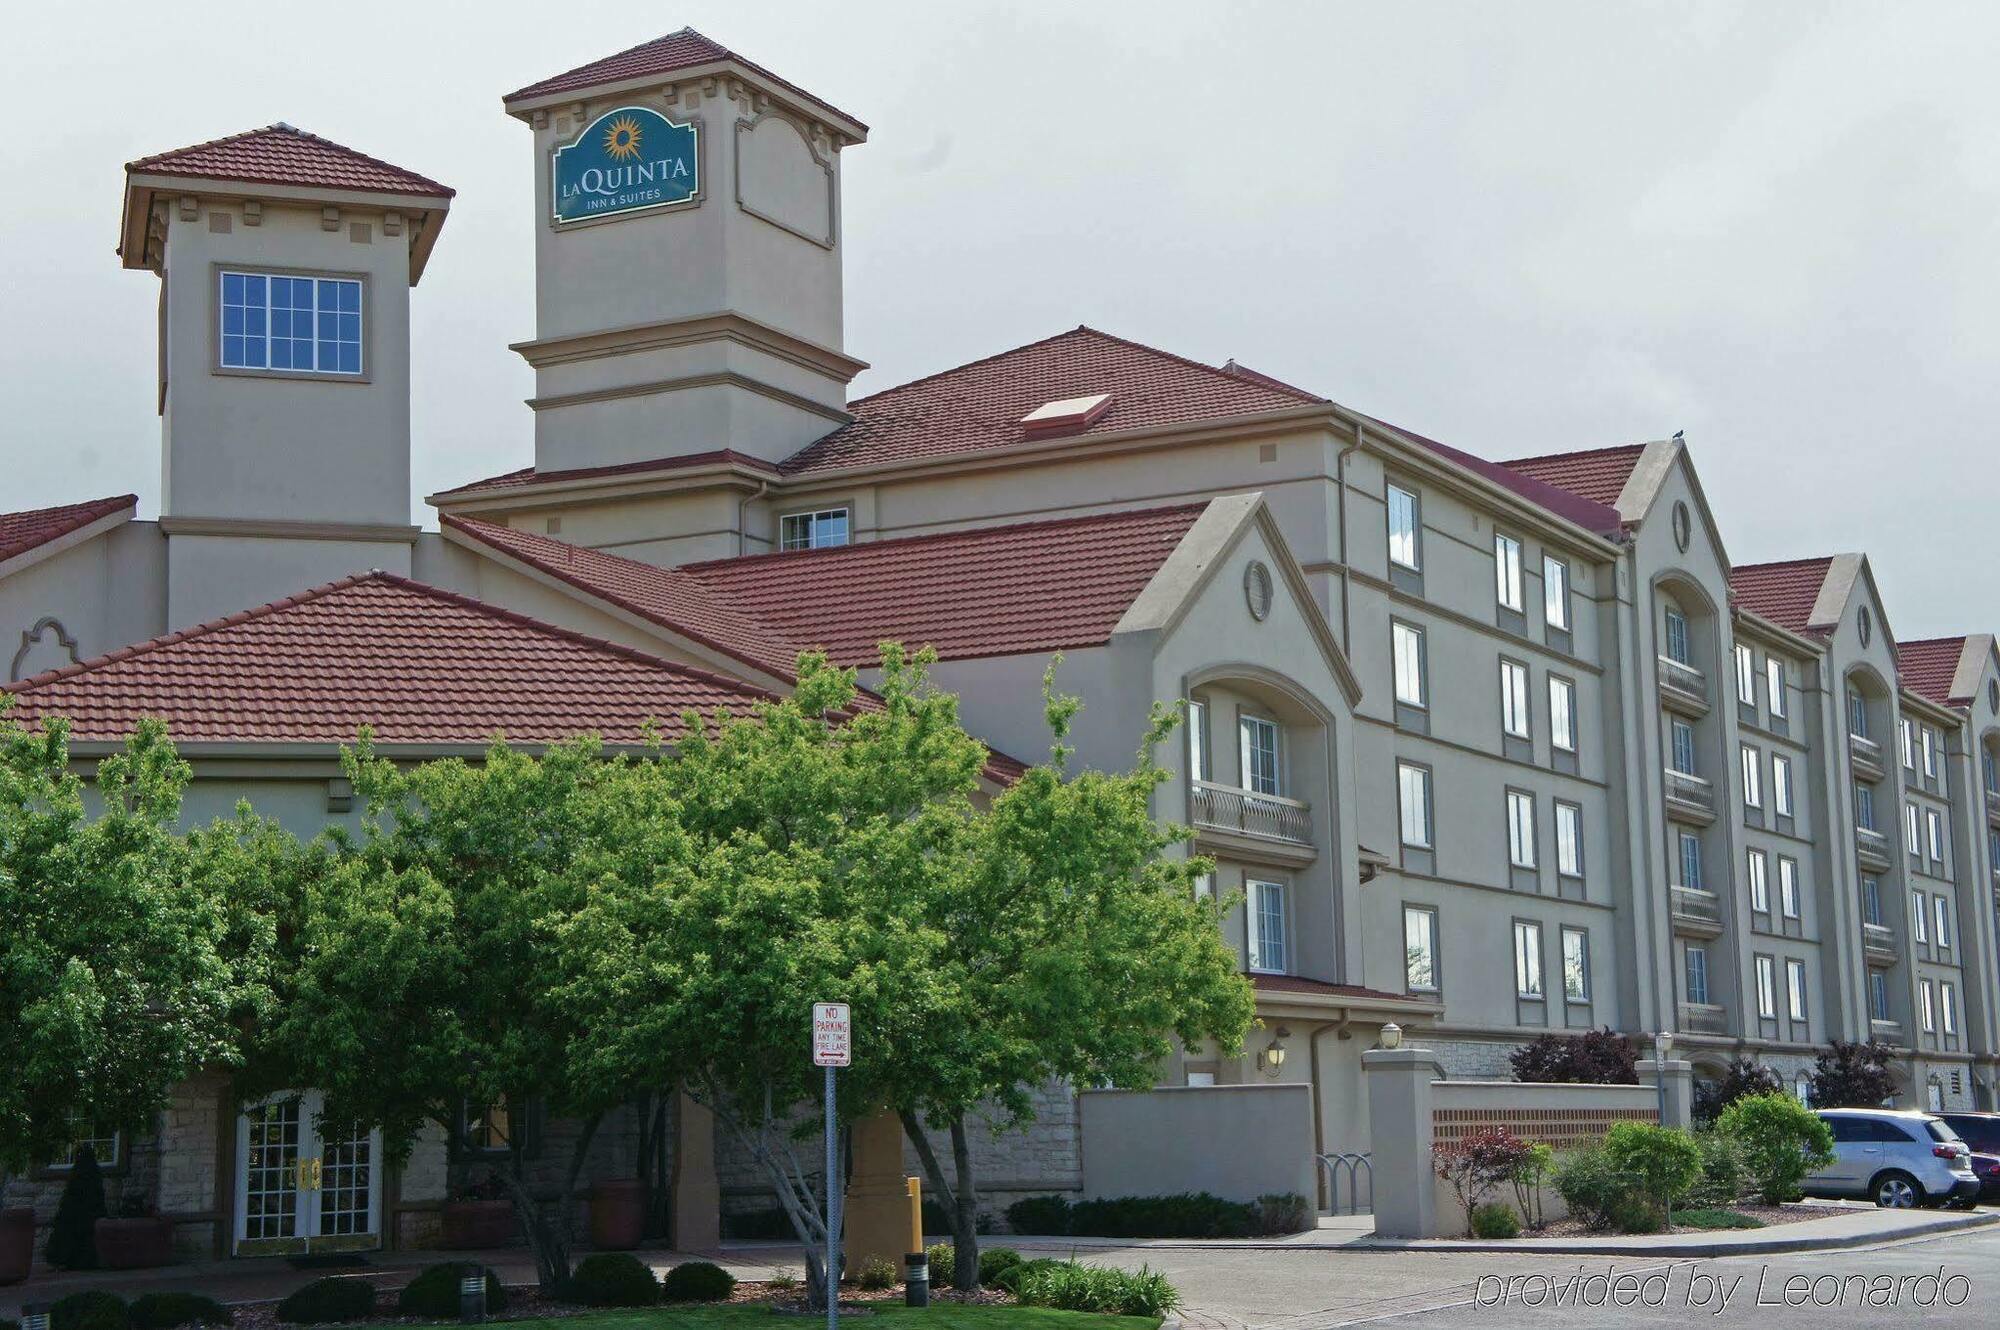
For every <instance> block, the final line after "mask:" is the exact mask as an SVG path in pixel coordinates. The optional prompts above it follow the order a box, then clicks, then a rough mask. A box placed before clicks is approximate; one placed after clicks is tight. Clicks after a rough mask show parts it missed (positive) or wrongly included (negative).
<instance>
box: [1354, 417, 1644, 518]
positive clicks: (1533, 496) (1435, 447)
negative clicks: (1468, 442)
mask: <svg viewBox="0 0 2000 1330" xmlns="http://www.w3.org/2000/svg"><path fill="white" fill-rule="evenodd" d="M1357 414H1358V413H1357ZM1362 419H1364V420H1374V421H1375V423H1376V424H1377V425H1381V426H1382V427H1384V428H1385V429H1392V430H1395V431H1396V432H1397V433H1398V434H1401V435H1402V436H1403V437H1405V438H1407V439H1409V440H1410V441H1411V442H1412V443H1414V444H1416V445H1418V446H1419V447H1422V448H1427V449H1429V450H1430V451H1431V452H1434V453H1436V454H1437V455H1438V456H1440V457H1442V458H1444V459H1445V460H1446V461H1449V462H1455V463H1457V464H1458V465H1459V466H1462V467H1464V468H1465V469H1466V470H1468V471H1472V472H1474V473H1476V474H1478V475H1481V476H1484V477H1485V478H1486V479H1487V480H1490V481H1492V482H1493V483H1494V484H1495V485H1498V486H1500V487H1501V488H1502V489H1506V490H1512V491H1513V492H1514V493H1516V494H1518V495H1520V496H1521V497H1522V498H1524V499H1526V500H1527V501H1528V502H1530V503H1532V504H1535V505H1537V506H1538V507H1541V508H1544V509H1546V510H1548V511H1549V512H1552V513H1554V514H1555V515H1556V516H1557V517H1560V518H1563V519H1565V520H1566V521H1569V522H1573V523H1575V524H1576V525H1577V526H1580V527H1582V528H1583V529H1584V530H1586V531H1594V532H1596V533H1597V534H1598V535H1600V536H1604V537H1607V538H1616V537H1617V536H1618V534H1619V533H1620V532H1621V531H1623V530H1624V528H1625V523H1624V519H1622V518H1621V517H1619V515H1618V510H1617V509H1616V508H1613V507H1610V506H1609V505H1606V504H1603V503H1599V502H1597V501H1596V500H1595V499H1587V498H1584V497H1583V496H1582V495H1579V494H1574V493H1572V492H1570V491H1569V490H1565V489H1558V488H1556V487H1555V486H1554V485H1551V484H1548V483H1547V482H1546V481H1541V480H1537V479H1535V478H1534V477H1533V476H1529V475H1524V474H1522V473H1521V472H1519V471H1515V470H1513V469H1512V468H1511V467H1510V466H1507V465H1503V464H1502V463H1499V462H1489V461H1487V460H1486V459H1485V458H1483V457H1474V456H1473V455H1472V454H1471V453H1468V452H1466V451H1464V450H1463V449H1460V448H1454V447H1452V446H1451V445H1450V444H1448V443H1439V442H1438V441H1437V440H1436V439H1427V438H1425V437H1424V436H1423V435H1421V434H1419V433H1417V432H1416V431H1415V430H1411V429H1405V428H1403V427H1402V426H1401V425H1392V424H1390V423H1389V422H1388V421H1386V420H1375V417H1373V416H1363V417H1362Z"/></svg>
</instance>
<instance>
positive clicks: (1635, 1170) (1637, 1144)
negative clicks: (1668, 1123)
mask: <svg viewBox="0 0 2000 1330" xmlns="http://www.w3.org/2000/svg"><path fill="white" fill-rule="evenodd" d="M1604 1150H1605V1153H1606V1154H1608V1155H1609V1156H1610V1157H1611V1164H1612V1167H1614V1168H1616V1169H1617V1170H1618V1171H1619V1172H1620V1173H1622V1174H1624V1175H1625V1177H1626V1179H1627V1180H1628V1182H1629V1183H1630V1185H1631V1190H1632V1192H1633V1193H1635V1194H1636V1195H1639V1196H1641V1197H1644V1198H1645V1200H1646V1201H1647V1202H1648V1203H1649V1204H1651V1205H1653V1206H1654V1207H1656V1208H1657V1209H1658V1210H1659V1215H1660V1222H1661V1223H1662V1224H1664V1223H1665V1222H1666V1218H1667V1212H1668V1211H1669V1210H1671V1209H1673V1203H1674V1202H1675V1201H1676V1200H1679V1199H1680V1198H1681V1197H1682V1196H1684V1195H1686V1194H1687V1190H1688V1188H1689V1187H1692V1186H1693V1185H1694V1182H1695V1179H1696V1178H1698V1177H1700V1176H1701V1147H1700V1146H1698V1145H1696V1144H1695V1143H1694V1137H1692V1136H1690V1135H1688V1134H1687V1133H1686V1132H1684V1131H1678V1130H1676V1129H1674V1128H1672V1127H1656V1126H1654V1125H1653V1124H1652V1123H1650V1122H1620V1123H1616V1124H1614V1125H1613V1126H1612V1128H1611V1130H1610V1131H1608V1132H1606V1133H1605V1136H1604Z"/></svg>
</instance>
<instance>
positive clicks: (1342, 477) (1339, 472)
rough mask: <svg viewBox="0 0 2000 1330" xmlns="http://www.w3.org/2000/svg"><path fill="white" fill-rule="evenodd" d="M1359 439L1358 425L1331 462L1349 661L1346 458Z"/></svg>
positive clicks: (1343, 624)
mask: <svg viewBox="0 0 2000 1330" xmlns="http://www.w3.org/2000/svg"><path fill="white" fill-rule="evenodd" d="M1361 440H1362V432H1361V426H1360V425H1356V426H1355V427H1354V442H1353V443H1350V444H1348V445H1347V446H1346V447H1345V448H1342V449H1341V450H1340V455H1339V456H1337V457H1335V458H1334V459H1333V487H1334V503H1335V505H1336V508H1337V512H1336V516H1337V518H1338V519H1339V523H1340V531H1339V533H1338V536H1337V540H1338V544H1337V550H1338V558H1339V560H1340V649H1341V650H1342V651H1344V652H1346V653H1347V657H1348V659H1349V660H1352V659H1353V658H1354V621H1353V617H1352V616H1351V615H1350V614H1349V613H1348V609H1347V607H1348V604H1349V603H1350V602H1351V601H1352V600H1353V599H1354V594H1353V593H1354V579H1353V577H1352V576H1351V575H1350V573H1349V571H1348V567H1347V459H1348V456H1349V455H1350V454H1352V453H1355V452H1358V451H1360V448H1361Z"/></svg>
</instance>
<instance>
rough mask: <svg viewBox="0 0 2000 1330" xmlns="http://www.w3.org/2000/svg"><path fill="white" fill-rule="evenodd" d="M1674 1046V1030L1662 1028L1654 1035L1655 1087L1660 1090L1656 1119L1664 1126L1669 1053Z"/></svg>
mask: <svg viewBox="0 0 2000 1330" xmlns="http://www.w3.org/2000/svg"><path fill="white" fill-rule="evenodd" d="M1673 1048H1674V1033H1673V1031H1671V1030H1662V1031H1660V1032H1659V1033H1658V1034H1656V1035H1654V1036H1653V1088H1654V1089H1655V1090H1656V1091H1658V1098H1659V1105H1660V1106H1659V1108H1658V1110H1657V1112H1658V1116H1657V1117H1656V1118H1654V1121H1655V1122H1656V1123H1658V1124H1659V1125H1660V1126H1662V1127H1664V1126H1666V1125H1667V1055H1668V1054H1669V1053H1671V1052H1673Z"/></svg>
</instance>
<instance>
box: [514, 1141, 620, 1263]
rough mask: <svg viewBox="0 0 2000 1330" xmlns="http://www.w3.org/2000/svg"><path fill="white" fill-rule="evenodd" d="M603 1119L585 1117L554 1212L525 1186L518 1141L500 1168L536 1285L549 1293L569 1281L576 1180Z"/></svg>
mask: <svg viewBox="0 0 2000 1330" xmlns="http://www.w3.org/2000/svg"><path fill="white" fill-rule="evenodd" d="M603 1120H604V1119H603V1115H602V1114H597V1115H594V1116H592V1117H589V1118H586V1119H585V1120H584V1123H583V1131H582V1133H581V1134H580V1135H579V1136H578V1137H577V1140H576V1148H575V1149H574V1150H573V1151H571V1153H570V1163H569V1171H568V1172H567V1173H566V1174H565V1175H564V1178H563V1188H562V1195H561V1196H560V1197H558V1198H557V1200H556V1207H555V1213H554V1214H550V1213H549V1212H548V1211H547V1210H545V1209H543V1207H542V1206H541V1205H539V1204H537V1203H536V1201H535V1196H534V1193H533V1192H531V1191H530V1190H529V1189H528V1180H527V1176H526V1172H525V1170H524V1169H523V1168H522V1166H521V1165H522V1156H521V1146H520V1144H519V1142H516V1143H514V1144H513V1145H512V1146H511V1147H510V1148H509V1150H508V1154H507V1166H506V1167H505V1168H503V1169H501V1170H500V1171H499V1172H500V1181H501V1184H502V1185H503V1186H505V1187H506V1188H507V1195H508V1196H509V1197H510V1198H511V1199H512V1200H513V1202H514V1213H515V1214H516V1215H517V1216H519V1217H520V1220H521V1232H522V1234H523V1236H525V1237H526V1238H527V1239H528V1250H529V1251H530V1252H532V1253H533V1254H534V1258H535V1283H536V1286H537V1287H539V1288H540V1289H541V1291H542V1292H543V1293H545V1294H548V1295H549V1296H551V1297H553V1296H557V1295H558V1294H560V1293H561V1291H562V1288H563V1285H565V1284H567V1283H568V1282H569V1276H570V1257H571V1256H572V1255H574V1254H575V1251H576V1180H577V1178H578V1176H579V1175H581V1174H582V1172H583V1164H584V1160H585V1159H586V1158H587V1157H588V1156H589V1154H590V1143H591V1141H592V1140H593V1139H594V1138H595V1137H596V1135H597V1128H598V1124H599V1123H601V1122H602V1121H603Z"/></svg>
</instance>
